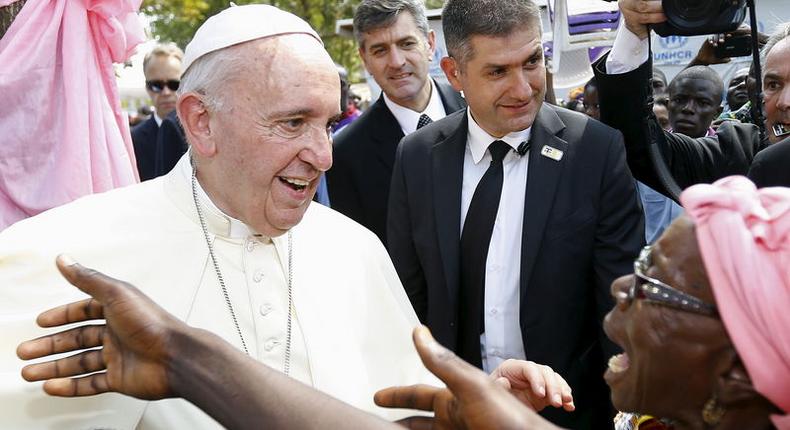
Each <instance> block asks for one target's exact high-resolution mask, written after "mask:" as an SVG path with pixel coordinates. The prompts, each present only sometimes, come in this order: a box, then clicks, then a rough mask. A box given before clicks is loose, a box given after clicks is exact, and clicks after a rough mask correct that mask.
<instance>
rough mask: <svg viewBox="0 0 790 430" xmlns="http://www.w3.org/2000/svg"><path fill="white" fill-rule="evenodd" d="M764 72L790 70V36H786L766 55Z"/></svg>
mask: <svg viewBox="0 0 790 430" xmlns="http://www.w3.org/2000/svg"><path fill="white" fill-rule="evenodd" d="M763 69H764V70H763V73H764V74H767V73H769V71H771V70H779V69H783V70H790V37H786V38H784V39H782V40H780V41H779V42H777V44H776V45H774V47H773V49H771V51H770V52H769V53H768V56H766V57H765V67H764V68H763Z"/></svg>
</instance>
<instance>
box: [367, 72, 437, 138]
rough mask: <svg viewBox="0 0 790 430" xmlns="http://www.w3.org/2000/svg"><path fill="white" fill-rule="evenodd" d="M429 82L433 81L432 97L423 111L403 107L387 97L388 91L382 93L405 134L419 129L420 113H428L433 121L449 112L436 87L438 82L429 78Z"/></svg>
mask: <svg viewBox="0 0 790 430" xmlns="http://www.w3.org/2000/svg"><path fill="white" fill-rule="evenodd" d="M429 82H430V83H431V99H430V100H428V106H426V107H425V110H423V111H422V112H416V111H413V110H411V109H409V108H407V107H403V106H401V105H399V104H397V103H395V102H394V101H392V100H390V98H389V97H387V93H382V94H384V103H385V104H386V105H387V107H388V108H389V110H390V112H392V115H393V116H394V117H395V119H396V120H397V121H398V124H399V125H400V128H401V130H403V135H404V136H408V135H410V134H412V133H414V131H415V130H417V123H418V122H419V121H420V115H422V114H425V115H428V117H429V118H431V120H433V121H439V120H440V119H442V118H444V117H445V116H447V112H446V111H445V110H444V104H442V97H441V96H440V95H439V90H438V89H436V82H434V81H433V79H431V80H429Z"/></svg>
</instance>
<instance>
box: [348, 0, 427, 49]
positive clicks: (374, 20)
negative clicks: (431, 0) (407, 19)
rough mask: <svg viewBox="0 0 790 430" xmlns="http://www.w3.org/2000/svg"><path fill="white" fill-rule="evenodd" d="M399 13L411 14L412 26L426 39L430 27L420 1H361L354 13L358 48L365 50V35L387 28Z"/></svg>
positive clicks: (423, 6)
mask: <svg viewBox="0 0 790 430" xmlns="http://www.w3.org/2000/svg"><path fill="white" fill-rule="evenodd" d="M401 12H408V13H410V14H411V16H412V18H413V19H414V24H415V25H417V28H418V29H419V30H420V31H421V32H422V34H423V35H424V36H425V37H426V39H427V38H428V33H429V32H430V27H428V18H427V17H426V16H425V5H424V4H423V2H422V1H421V0H363V1H362V3H360V4H359V6H357V10H356V11H355V12H354V37H355V38H356V39H357V43H358V44H359V47H360V48H362V49H363V50H364V49H365V39H364V34H365V33H367V32H370V31H373V30H377V29H379V28H385V27H389V26H390V25H392V24H393V23H394V22H395V20H397V19H398V15H400V13H401Z"/></svg>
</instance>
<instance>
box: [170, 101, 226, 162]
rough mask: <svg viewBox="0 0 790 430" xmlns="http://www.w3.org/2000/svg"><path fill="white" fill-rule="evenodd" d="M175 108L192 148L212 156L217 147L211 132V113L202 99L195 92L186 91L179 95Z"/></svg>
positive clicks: (204, 154) (199, 152) (203, 154)
mask: <svg viewBox="0 0 790 430" xmlns="http://www.w3.org/2000/svg"><path fill="white" fill-rule="evenodd" d="M176 110H177V111H178V118H179V119H180V120H181V125H182V126H183V127H184V134H185V135H186V138H187V142H189V145H190V146H191V147H192V150H193V151H196V152H197V153H198V154H200V155H202V156H204V157H211V156H213V155H214V154H215V153H216V152H217V147H216V145H215V142H214V139H213V137H214V136H213V135H212V133H211V121H210V119H211V115H212V113H211V112H209V110H208V109H207V108H206V105H205V104H204V103H203V100H201V98H200V97H199V96H198V95H197V94H195V93H186V94H184V95H182V96H181V97H179V99H178V103H177V105H176Z"/></svg>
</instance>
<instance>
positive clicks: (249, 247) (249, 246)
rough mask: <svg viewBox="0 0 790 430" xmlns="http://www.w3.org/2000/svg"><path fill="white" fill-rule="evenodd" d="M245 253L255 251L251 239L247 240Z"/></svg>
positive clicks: (253, 242)
mask: <svg viewBox="0 0 790 430" xmlns="http://www.w3.org/2000/svg"><path fill="white" fill-rule="evenodd" d="M246 248H247V252H252V251H253V250H254V249H255V241H254V240H253V239H247V246H246Z"/></svg>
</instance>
